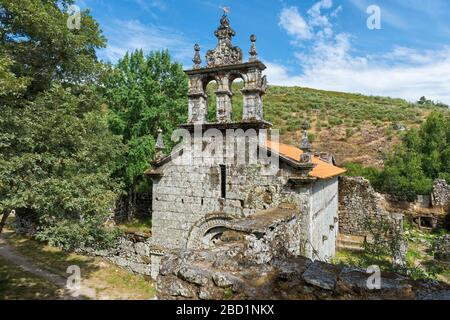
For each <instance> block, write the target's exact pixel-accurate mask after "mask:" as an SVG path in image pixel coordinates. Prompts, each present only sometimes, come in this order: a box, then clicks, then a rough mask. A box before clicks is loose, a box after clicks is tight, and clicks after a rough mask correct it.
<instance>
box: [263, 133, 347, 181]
mask: <svg viewBox="0 0 450 320" xmlns="http://www.w3.org/2000/svg"><path fill="white" fill-rule="evenodd" d="M267 148H269V149H270V150H273V151H275V152H277V153H279V154H280V155H283V156H285V157H287V158H290V159H292V160H294V161H299V160H300V156H301V155H302V154H303V151H302V150H300V149H299V148H296V147H294V146H290V145H287V144H283V143H276V142H272V141H267ZM312 162H313V163H314V164H315V165H316V166H315V167H314V169H313V170H312V171H311V172H310V173H309V175H310V176H311V177H315V178H319V179H330V178H333V177H336V176H339V175H341V174H344V173H345V170H344V169H342V168H339V167H336V166H335V165H333V164H331V163H328V162H326V161H324V160H322V159H320V158H319V157H316V156H313V157H312Z"/></svg>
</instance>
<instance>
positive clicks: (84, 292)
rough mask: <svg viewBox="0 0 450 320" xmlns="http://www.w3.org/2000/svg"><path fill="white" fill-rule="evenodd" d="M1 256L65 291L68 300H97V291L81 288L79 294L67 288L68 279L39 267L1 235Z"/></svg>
mask: <svg viewBox="0 0 450 320" xmlns="http://www.w3.org/2000/svg"><path fill="white" fill-rule="evenodd" d="M0 256H2V257H3V258H4V259H6V260H8V261H10V262H12V263H14V264H16V265H17V266H19V267H20V268H22V269H23V270H24V271H26V272H29V273H31V274H33V275H35V276H38V277H40V278H43V279H45V280H47V281H49V282H51V283H53V284H54V285H56V286H58V287H60V288H62V289H64V291H65V296H66V298H67V299H95V298H96V294H95V290H92V289H90V288H86V287H84V286H81V289H80V290H79V291H78V294H77V293H76V292H75V291H73V290H70V289H68V288H67V279H66V278H64V277H62V276H60V275H57V274H54V273H51V272H49V271H47V270H44V269H42V268H40V267H39V266H37V265H36V264H35V263H34V262H33V261H31V260H30V259H29V258H27V257H24V256H23V255H21V254H20V253H18V252H17V251H16V250H15V249H14V248H13V247H12V246H11V245H10V244H8V242H7V241H6V240H5V237H4V235H0Z"/></svg>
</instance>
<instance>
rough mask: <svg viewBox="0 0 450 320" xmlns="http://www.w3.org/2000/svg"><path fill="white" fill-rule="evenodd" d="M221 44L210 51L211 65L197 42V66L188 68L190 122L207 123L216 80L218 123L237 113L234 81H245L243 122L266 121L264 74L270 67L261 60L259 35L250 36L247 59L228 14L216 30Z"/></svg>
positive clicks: (195, 60)
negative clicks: (209, 89)
mask: <svg viewBox="0 0 450 320" xmlns="http://www.w3.org/2000/svg"><path fill="white" fill-rule="evenodd" d="M215 35H216V37H217V38H218V44H217V47H216V48H215V49H214V50H209V51H208V52H207V54H206V61H207V65H206V66H205V67H203V66H202V65H201V63H202V61H201V57H200V46H199V45H195V47H194V50H195V56H194V59H193V62H194V67H193V69H192V70H188V71H186V74H187V75H188V77H189V93H188V96H189V121H188V122H189V123H190V124H206V123H207V122H208V121H207V114H208V95H207V91H206V86H207V85H208V83H209V82H211V81H212V80H215V81H216V82H217V90H216V92H215V94H216V102H215V103H216V108H215V109H216V119H215V122H217V123H231V122H232V116H231V115H232V112H233V92H232V88H231V85H232V83H233V81H235V80H236V79H238V78H241V79H242V81H243V84H244V85H243V89H242V90H241V91H242V94H243V113H242V119H241V121H242V122H264V120H263V103H262V96H263V95H264V94H265V92H266V88H267V80H266V77H265V76H263V74H262V73H263V71H264V70H265V69H266V66H265V65H264V64H263V63H262V62H261V61H259V60H258V59H257V52H256V44H255V43H256V37H255V36H254V35H252V36H251V37H250V40H251V47H250V52H249V53H250V59H249V61H248V62H243V54H242V50H241V49H240V48H238V47H235V46H233V44H232V41H231V40H232V37H233V36H235V31H234V30H233V29H232V28H231V26H230V21H229V20H228V17H227V16H226V15H224V16H223V17H222V19H221V20H220V26H219V28H218V29H217V30H216V32H215Z"/></svg>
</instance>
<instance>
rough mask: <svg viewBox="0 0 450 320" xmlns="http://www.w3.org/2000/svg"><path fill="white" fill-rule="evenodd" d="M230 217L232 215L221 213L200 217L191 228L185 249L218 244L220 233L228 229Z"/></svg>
mask: <svg viewBox="0 0 450 320" xmlns="http://www.w3.org/2000/svg"><path fill="white" fill-rule="evenodd" d="M231 219H232V217H229V216H221V215H220V216H211V217H207V218H203V219H201V220H200V221H198V222H197V223H196V224H195V225H194V226H193V227H192V228H191V230H190V232H189V236H188V240H187V242H186V249H189V250H198V249H207V248H212V247H214V246H215V245H217V244H219V243H220V241H221V239H220V238H221V236H222V234H223V233H224V232H226V231H227V230H230V220H231Z"/></svg>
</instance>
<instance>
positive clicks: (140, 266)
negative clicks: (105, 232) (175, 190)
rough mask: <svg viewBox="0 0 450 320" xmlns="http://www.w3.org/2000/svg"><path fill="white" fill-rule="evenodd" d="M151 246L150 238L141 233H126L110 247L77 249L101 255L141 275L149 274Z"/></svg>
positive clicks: (81, 251)
mask: <svg viewBox="0 0 450 320" xmlns="http://www.w3.org/2000/svg"><path fill="white" fill-rule="evenodd" d="M151 248H152V243H151V238H148V237H145V236H142V235H136V234H128V235H126V236H124V237H121V238H120V239H119V241H118V243H117V245H116V246H114V247H113V248H111V249H108V250H94V249H92V248H81V249H78V250H77V251H78V252H80V253H82V254H87V255H91V256H97V257H102V258H104V259H106V260H108V261H110V262H112V263H114V264H115V265H117V266H119V267H121V268H124V269H126V270H128V271H130V272H133V273H136V274H139V275H142V276H150V275H151V261H150V252H151Z"/></svg>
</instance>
